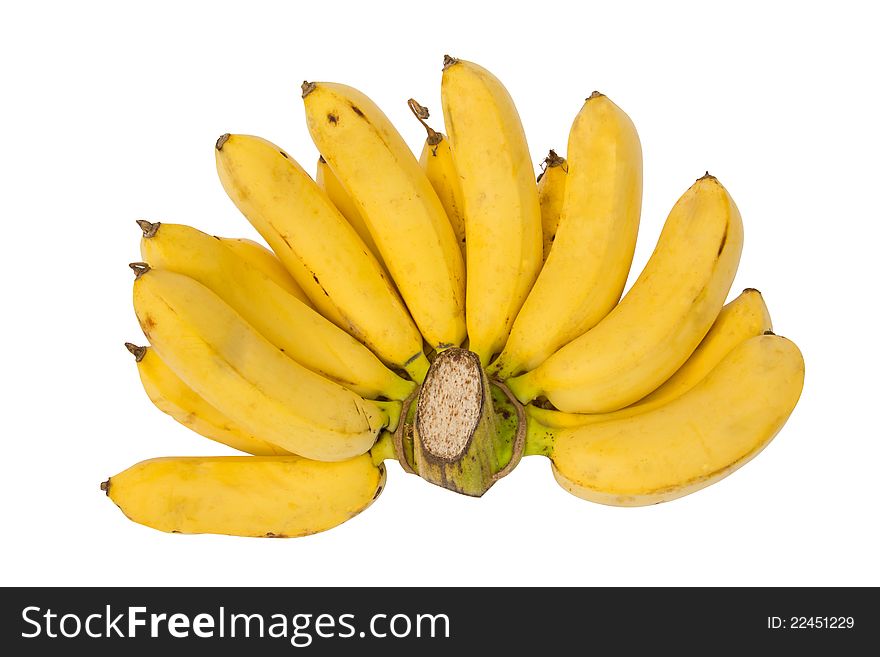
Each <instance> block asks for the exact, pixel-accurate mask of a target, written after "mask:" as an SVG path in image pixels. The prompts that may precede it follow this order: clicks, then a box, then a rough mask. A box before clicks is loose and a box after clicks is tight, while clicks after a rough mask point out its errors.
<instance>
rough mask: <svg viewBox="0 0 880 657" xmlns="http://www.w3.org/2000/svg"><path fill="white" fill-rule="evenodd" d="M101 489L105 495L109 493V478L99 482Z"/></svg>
mask: <svg viewBox="0 0 880 657" xmlns="http://www.w3.org/2000/svg"><path fill="white" fill-rule="evenodd" d="M101 490H102V491H104V493H106V494H107V495H109V494H110V480H109V479H108V480H107V481H102V482H101Z"/></svg>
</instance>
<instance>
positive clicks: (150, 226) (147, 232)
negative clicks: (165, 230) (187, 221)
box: [135, 219, 162, 239]
mask: <svg viewBox="0 0 880 657" xmlns="http://www.w3.org/2000/svg"><path fill="white" fill-rule="evenodd" d="M135 222H136V223H137V225H138V226H140V227H141V230H142V231H144V237H146V238H147V239H150V238H151V237H155V236H156V233H157V232H158V231H159V226H161V225H162V223H161V222H159V221H157V222H155V223H150V222H149V221H147V220H146V219H136V220H135Z"/></svg>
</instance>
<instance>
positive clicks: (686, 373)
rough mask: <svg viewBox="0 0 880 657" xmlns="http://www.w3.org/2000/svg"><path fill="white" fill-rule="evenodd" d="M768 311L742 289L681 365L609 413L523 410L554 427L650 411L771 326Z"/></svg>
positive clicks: (754, 294) (754, 295)
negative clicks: (655, 385)
mask: <svg viewBox="0 0 880 657" xmlns="http://www.w3.org/2000/svg"><path fill="white" fill-rule="evenodd" d="M772 328H773V327H772V325H771V323H770V313H769V312H768V311H767V306H766V305H765V304H764V299H763V297H761V293H760V292H758V290H755V289H752V288H748V289H746V290H743V292H742V294H740V295H739V296H738V297H737V298H736V299H734V300H733V301H731V302H730V303H729V304H727V305H726V306H724V308H722V309H721V312H720V313H719V314H718V319H716V320H715V323H714V324H712V328H711V329H709V332H708V333H707V334H706V337H705V338H703V341H702V342H700V344H699V346H698V347H697V348H696V349H695V350H694V353H692V354H691V357H690V358H688V359H687V362H685V364H684V365H682V366H681V368H679V370H678V371H677V372H676V373H675V374H673V375H672V376H671V377H669V379H667V381H666V382H665V383H664V384H663V385H661V386H660V387H659V388H657V389H656V390H655V391H654V392H652V393H651V394H650V395H648V396H647V397H645V398H643V399H641V400H639V401H637V402H636V403H635V404H631V405H630V406H626V407H625V408H621V409H620V410H619V411H612V412H611V413H593V414H586V413H563V412H562V411H552V410H547V409H544V408H538V407H537V406H532V405H531V404H529V405H528V406H527V407H526V412H527V413H528V414H529V415H530V416H531V417H533V418H534V419H535V420H537V421H538V422H540V423H541V424H543V425H545V426H549V427H555V428H569V427H579V426H584V425H586V424H596V423H598V422H605V421H607V420H617V419H620V418H624V417H631V416H633V415H638V414H639V413H644V412H645V411H650V410H652V409H654V408H657V407H659V406H662V405H663V404H665V403H667V402H669V401H672V400H673V399H675V398H677V397H680V396H681V395H683V394H684V393H686V392H687V391H688V390H690V389H691V388H693V387H694V386H695V385H697V384H698V383H699V382H700V381H702V380H703V379H704V378H705V377H706V375H707V374H709V373H710V372H711V371H712V369H713V368H714V367H715V366H716V365H718V363H719V362H721V360H722V359H723V358H724V357H725V356H726V355H727V354H729V353H730V352H731V351H732V350H733V349H734V347H736V346H737V345H739V344H741V343H743V342H745V341H746V340H748V339H749V338H753V337H755V336H757V335H762V334H764V333H767V332H768V331H770V330H771V329H772Z"/></svg>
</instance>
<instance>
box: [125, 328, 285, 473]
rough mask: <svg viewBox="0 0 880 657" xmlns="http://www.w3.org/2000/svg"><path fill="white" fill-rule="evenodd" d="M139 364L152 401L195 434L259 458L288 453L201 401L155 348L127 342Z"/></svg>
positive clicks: (139, 372) (139, 370) (127, 346)
mask: <svg viewBox="0 0 880 657" xmlns="http://www.w3.org/2000/svg"><path fill="white" fill-rule="evenodd" d="M125 347H126V349H128V350H129V351H130V352H131V353H132V355H134V359H135V361H136V362H137V368H138V374H140V377H141V383H142V384H143V386H144V390H145V391H146V392H147V396H148V397H149V398H150V401H151V402H153V404H155V405H156V408H158V409H159V410H160V411H162V412H163V413H165V414H167V415H170V416H171V417H173V418H174V419H175V420H177V421H178V422H180V423H181V424H182V425H183V426H185V427H187V428H189V429H192V430H193V431H195V432H196V433H198V434H200V435H202V436H204V437H205V438H210V439H211V440H216V441H217V442H218V443H223V444H224V445H229V446H230V447H232V448H234V449H237V450H239V451H242V452H247V453H248V454H255V455H256V456H278V455H281V454H288V452H287V451H285V450H283V449H281V448H280V447H277V446H275V445H273V444H272V443H267V442H266V441H265V440H260V439H259V438H257V437H256V436H254V435H252V434H251V433H250V432H249V431H247V430H245V429H242V428H241V427H239V426H237V425H236V424H235V423H234V422H232V420H230V419H229V418H228V417H226V416H225V415H223V413H221V412H220V411H218V410H217V409H216V408H214V407H213V406H211V405H210V404H209V403H208V402H206V401H205V400H204V399H202V398H201V397H200V396H199V395H198V393H196V391H195V390H193V389H192V388H190V387H189V386H188V385H186V384H185V383H184V382H183V381H181V380H180V377H179V376H177V375H176V374H175V373H174V372H173V371H172V369H171V368H170V367H168V365H166V364H165V363H164V362H163V361H162V359H161V358H159V355H158V354H157V353H156V350H155V349H151V348H149V347H138V346H136V345H133V344H132V343H130V342H126V343H125Z"/></svg>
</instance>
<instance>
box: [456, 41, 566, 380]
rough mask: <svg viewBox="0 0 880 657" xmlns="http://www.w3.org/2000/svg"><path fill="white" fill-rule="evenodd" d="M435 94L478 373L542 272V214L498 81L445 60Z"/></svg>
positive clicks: (512, 111) (512, 112)
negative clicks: (449, 160) (462, 242)
mask: <svg viewBox="0 0 880 657" xmlns="http://www.w3.org/2000/svg"><path fill="white" fill-rule="evenodd" d="M441 93H442V98H443V116H444V118H445V122H446V129H447V130H448V132H449V141H450V142H451V146H452V152H453V153H454V155H455V166H456V170H457V171H458V177H459V180H460V181H461V191H462V199H463V200H464V217H465V232H466V234H467V312H466V316H467V331H468V338H469V340H470V343H469V349H470V350H471V351H473V352H475V353H476V354H477V355H478V356H479V357H480V362H481V363H482V364H483V366H485V365H487V364H488V362H489V361H490V359H491V358H492V357H493V356H494V355H495V354H496V353H498V352H499V351H501V349H502V348H503V347H504V344H505V342H506V341H507V336H508V334H509V333H510V327H511V326H512V325H513V320H514V318H515V317H516V315H517V313H518V312H519V309H520V307H521V306H522V304H523V301H525V298H526V295H528V293H529V290H530V289H531V288H532V284H533V283H534V282H535V278H536V277H537V275H538V271H539V270H540V268H541V209H540V207H539V205H538V191H537V187H536V185H535V178H534V169H533V167H532V158H531V156H530V155H529V148H528V144H527V143H526V136H525V132H524V131H523V127H522V123H521V121H520V118H519V114H518V113H517V111H516V107H515V106H514V104H513V99H512V98H511V97H510V94H509V93H508V92H507V89H505V88H504V85H502V84H501V81H500V80H498V78H496V77H495V76H494V75H492V74H491V73H490V72H489V71H487V70H486V69H484V68H482V67H480V66H477V65H476V64H473V63H471V62H467V61H464V60H460V59H453V58H452V57H448V56H447V57H446V58H445V60H444V67H443V82H442V86H441ZM567 287H570V285H568V286H567Z"/></svg>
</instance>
